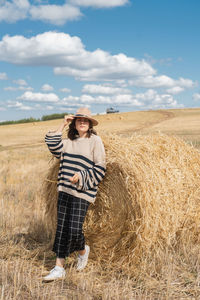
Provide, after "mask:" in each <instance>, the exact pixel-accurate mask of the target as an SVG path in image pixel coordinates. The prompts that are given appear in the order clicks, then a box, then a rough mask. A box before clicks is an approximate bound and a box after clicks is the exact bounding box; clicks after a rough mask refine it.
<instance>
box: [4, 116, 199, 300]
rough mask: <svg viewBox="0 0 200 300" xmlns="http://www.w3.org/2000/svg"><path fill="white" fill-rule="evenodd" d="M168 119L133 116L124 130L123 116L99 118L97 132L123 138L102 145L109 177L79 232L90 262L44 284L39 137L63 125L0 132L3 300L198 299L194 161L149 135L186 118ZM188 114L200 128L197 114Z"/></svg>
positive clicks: (47, 239) (190, 151) (48, 255)
mask: <svg viewBox="0 0 200 300" xmlns="http://www.w3.org/2000/svg"><path fill="white" fill-rule="evenodd" d="M169 113H170V114H166V112H165V113H164V114H163V112H143V113H142V112H138V113H132V119H131V113H129V116H128V118H127V121H126V122H125V121H124V122H121V121H122V120H123V118H125V117H126V115H125V114H118V115H115V116H109V118H110V119H109V120H105V119H104V118H103V116H98V118H99V119H100V121H101V122H102V123H103V124H102V125H101V126H99V130H98V131H99V132H100V133H103V132H105V128H109V122H111V123H112V124H111V127H110V128H111V130H112V128H115V127H114V126H115V124H116V122H117V124H118V122H121V123H120V124H121V125H119V124H118V125H117V128H118V130H116V131H115V133H118V135H119V134H120V136H118V137H117V136H116V137H104V142H105V145H106V149H107V157H108V172H107V176H106V178H105V180H104V182H103V184H102V185H101V187H100V193H99V195H98V199H97V201H96V203H95V205H94V206H91V208H90V211H89V214H88V217H87V222H86V224H85V230H86V233H87V239H88V240H89V242H90V244H91V246H92V252H91V258H90V260H89V264H88V267H87V268H86V269H85V270H84V271H83V272H80V273H77V272H75V270H74V267H73V264H74V259H75V256H74V255H72V256H71V257H70V258H69V259H68V262H67V266H66V267H67V277H66V279H65V280H64V281H60V282H54V283H50V284H44V283H43V282H42V275H43V274H44V273H45V271H46V270H49V269H50V268H51V267H53V265H54V261H55V257H54V255H53V253H52V252H51V251H50V244H51V235H50V236H49V233H50V232H52V228H53V227H54V225H53V224H54V223H55V219H54V217H53V215H54V214H55V202H53V201H52V203H51V204H53V203H54V205H52V206H49V210H48V212H49V215H51V216H52V218H51V220H50V219H49V218H48V219H46V218H45V216H44V208H45V206H44V198H43V194H42V183H43V182H44V181H43V179H44V178H46V174H47V169H48V167H49V166H50V165H52V163H50V164H49V160H50V157H51V156H50V155H49V153H48V150H47V149H46V147H45V145H44V144H43V136H44V133H45V132H46V131H47V130H48V129H50V128H55V127H56V126H57V124H58V123H59V121H52V122H43V123H41V124H39V123H38V124H36V125H33V124H28V125H26V126H24V127H23V126H22V125H17V126H16V125H15V126H2V127H0V137H1V142H0V144H1V145H2V147H1V148H0V150H2V152H1V158H0V160H1V162H0V171H1V172H0V182H1V185H0V228H1V232H0V260H1V273H0V299H2V300H4V299H5V300H10V299H17V300H18V299H81V300H82V299H83V300H84V299H89V300H90V299H103V300H104V299H119V300H123V299H128V300H129V299H130V300H132V299H148V300H149V299H199V297H200V283H199V280H200V278H199V276H200V275H199V274H200V270H199V258H200V257H199V256H200V251H199V226H200V224H199V195H198V194H199V180H200V179H199V172H200V171H199V170H200V168H199V152H198V151H197V150H195V149H194V148H193V147H190V146H188V145H186V144H185V143H184V142H182V141H181V140H179V139H176V138H174V137H170V136H165V135H162V134H156V135H154V134H153V131H157V129H158V128H156V129H154V126H158V125H155V123H156V122H162V123H159V126H160V127H159V131H162V125H163V131H167V125H166V122H169V124H171V123H170V122H172V120H175V119H177V124H179V123H178V122H179V121H178V120H180V118H183V113H182V112H181V111H170V112H169ZM172 113H173V118H172ZM184 114H185V118H186V119H185V120H189V119H190V118H192V120H193V122H194V123H193V124H196V123H195V122H196V121H195V120H198V117H199V111H195V114H194V112H193V111H192V112H190V111H189V112H188V113H186V111H184ZM191 114H192V115H193V117H192V116H191ZM148 116H149V118H148ZM120 117H121V119H119V121H117V119H116V118H120ZM106 118H108V116H106ZM151 118H152V119H151ZM166 118H168V119H166ZM188 118H189V119H188ZM115 119H116V120H115ZM125 119H126V118H125ZM140 120H141V122H140ZM149 120H150V122H149ZM104 121H105V122H104ZM183 123H184V122H183ZM146 126H150V127H149V129H148V130H146V129H145V127H146ZM195 126H196V125H195ZM178 127H179V129H180V130H181V124H180V125H177V128H178ZM195 128H196V127H195ZM195 128H193V129H195ZM182 129H184V128H182ZM193 129H192V127H190V130H191V132H190V134H191V135H193V132H195V131H193ZM134 130H137V131H138V130H140V132H139V133H137V135H135V136H133V137H132V139H131V143H130V142H127V140H126V138H124V137H122V136H126V135H128V134H129V135H130V134H132V132H133V131H134ZM150 131H151V134H150V135H147V136H146V135H145V134H147V133H148V132H150ZM169 131H170V132H169V133H170V134H172V132H173V130H172V127H170V126H169ZM30 132H31V135H30ZM177 132H178V131H177ZM177 132H176V133H177ZM17 135H19V137H18V136H17ZM8 136H9V139H8ZM193 138H194V141H196V143H198V141H199V136H198V135H196V136H194V135H193ZM110 140H112V144H111V143H110ZM122 140H123V147H122ZM40 143H41V144H40ZM6 147H7V150H6ZM16 147H18V148H16ZM3 150H4V151H3ZM50 187H51V185H50ZM49 191H52V193H53V195H55V189H52V190H49ZM108 195H109V196H108ZM49 215H48V216H49ZM45 220H48V222H47V223H46V221H45ZM47 224H48V227H47ZM97 233H98V234H97Z"/></svg>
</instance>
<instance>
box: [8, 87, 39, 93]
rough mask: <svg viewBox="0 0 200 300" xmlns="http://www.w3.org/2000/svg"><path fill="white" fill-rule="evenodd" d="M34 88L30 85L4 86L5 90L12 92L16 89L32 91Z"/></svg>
mask: <svg viewBox="0 0 200 300" xmlns="http://www.w3.org/2000/svg"><path fill="white" fill-rule="evenodd" d="M32 90H33V88H32V87H30V86H18V87H14V86H7V87H4V91H10V92H14V91H32Z"/></svg>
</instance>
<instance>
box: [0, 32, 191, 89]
mask: <svg viewBox="0 0 200 300" xmlns="http://www.w3.org/2000/svg"><path fill="white" fill-rule="evenodd" d="M0 60H2V61H6V62H9V63H13V64H18V65H34V66H36V65H40V66H41V65H48V66H52V67H53V68H54V73H55V74H56V75H66V76H72V77H74V78H75V79H77V80H81V81H110V82H111V81H115V82H116V83H117V82H119V86H120V85H121V88H122V87H123V86H124V87H125V86H126V82H128V84H129V85H131V86H136V87H144V88H165V89H168V91H167V92H168V93H170V94H177V93H178V92H181V90H183V89H186V88H192V87H194V86H195V82H193V81H192V80H190V79H185V78H179V79H178V80H175V79H172V78H170V77H169V76H166V75H160V76H159V75H156V73H157V72H156V70H155V69H154V68H153V67H152V66H151V65H150V64H149V63H148V62H146V61H145V60H139V59H136V58H134V57H128V56H126V55H125V54H123V53H119V54H116V55H111V54H110V53H109V52H106V51H104V50H101V49H96V50H94V51H92V52H91V51H87V50H86V49H85V46H84V44H83V43H82V41H81V39H80V38H79V37H77V36H73V37H72V36H70V35H69V34H66V33H59V32H45V33H42V34H38V35H36V36H33V37H31V38H26V37H24V36H20V35H16V36H13V37H11V36H9V35H6V36H4V37H3V39H2V40H1V41H0ZM96 88H97V87H96ZM91 89H92V87H91V88H90V90H91ZM101 89H102V90H103V88H101ZM169 89H170V90H169ZM94 90H95V88H94V87H93V91H94ZM104 90H107V93H109V92H108V91H109V89H108V88H105V89H104ZM110 90H111V89H110ZM113 91H114V90H113ZM87 93H90V92H88V91H87ZM104 93H105V92H104Z"/></svg>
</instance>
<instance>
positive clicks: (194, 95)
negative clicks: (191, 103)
mask: <svg viewBox="0 0 200 300" xmlns="http://www.w3.org/2000/svg"><path fill="white" fill-rule="evenodd" d="M192 98H193V99H194V100H195V101H198V100H200V94H199V93H195V94H193V96H192Z"/></svg>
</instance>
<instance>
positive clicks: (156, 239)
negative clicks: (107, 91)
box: [44, 134, 200, 276]
mask: <svg viewBox="0 0 200 300" xmlns="http://www.w3.org/2000/svg"><path fill="white" fill-rule="evenodd" d="M102 140H103V142H104V145H105V149H106V156H107V172H106V177H105V179H104V180H103V182H102V183H101V184H100V187H99V192H98V196H97V199H96V202H95V204H94V205H91V206H90V209H89V211H88V214H87V217H86V222H85V235H86V239H87V241H88V243H89V244H90V246H91V250H92V251H91V258H93V259H94V261H95V262H96V263H101V264H103V263H105V265H106V266H109V267H110V268H115V269H116V270H122V271H123V272H126V273H129V274H132V275H134V276H137V275H138V274H139V273H140V274H141V272H146V271H147V270H148V268H149V267H151V268H153V271H152V272H154V273H159V268H160V267H161V265H162V260H163V259H164V255H165V253H166V252H167V251H168V252H169V251H170V252H171V253H177V252H179V253H183V252H184V251H185V249H187V248H188V249H189V248H190V249H191V247H192V245H195V244H197V243H199V240H200V154H199V152H198V150H196V149H194V148H193V147H192V146H190V145H188V144H186V143H185V142H183V141H182V140H180V139H178V138H176V137H172V136H166V135H162V134H154V135H149V136H140V135H134V136H132V137H131V138H122V137H118V136H102ZM58 168H59V164H58V161H57V162H56V163H55V164H53V165H52V167H51V168H50V169H49V173H48V175H47V179H48V180H49V181H45V185H44V195H45V197H44V199H45V206H46V220H47V223H48V228H49V229H50V233H51V234H52V233H53V232H54V230H55V222H56V201H57V190H56V183H55V182H51V180H52V181H56V180H57V173H58Z"/></svg>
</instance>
